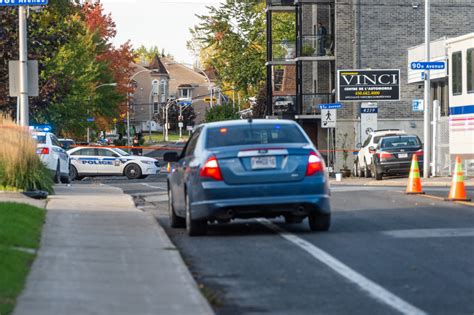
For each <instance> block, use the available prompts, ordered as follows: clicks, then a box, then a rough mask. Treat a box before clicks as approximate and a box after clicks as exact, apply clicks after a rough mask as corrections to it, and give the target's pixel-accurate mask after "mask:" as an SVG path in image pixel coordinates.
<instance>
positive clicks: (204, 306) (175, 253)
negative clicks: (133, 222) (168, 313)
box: [140, 210, 214, 315]
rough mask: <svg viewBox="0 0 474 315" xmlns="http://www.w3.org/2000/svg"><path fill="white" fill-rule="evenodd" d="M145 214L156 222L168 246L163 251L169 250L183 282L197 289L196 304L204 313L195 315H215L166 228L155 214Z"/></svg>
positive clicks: (158, 230)
mask: <svg viewBox="0 0 474 315" xmlns="http://www.w3.org/2000/svg"><path fill="white" fill-rule="evenodd" d="M140 211H141V210H140ZM143 213H144V214H145V215H146V216H147V217H148V218H149V219H150V220H153V221H154V222H156V227H157V229H156V231H157V232H158V234H159V237H160V238H161V239H162V240H163V241H164V243H165V244H166V246H165V247H164V248H163V249H167V250H169V251H170V255H172V259H173V261H174V263H175V266H176V268H177V270H178V272H179V274H180V275H181V276H182V278H183V280H185V282H186V283H187V284H188V285H189V286H190V287H192V288H193V289H195V290H196V291H197V292H198V294H197V295H196V298H197V300H196V302H197V303H198V304H199V305H200V306H201V311H202V313H200V312H199V311H198V310H196V312H195V313H194V314H209V315H213V314H214V311H213V310H212V307H211V306H210V305H209V302H208V301H207V299H206V298H205V297H204V296H203V295H202V293H201V290H200V289H199V287H198V285H197V283H196V281H195V280H194V278H193V276H192V275H191V272H190V271H189V269H188V268H187V267H186V264H185V263H184V260H183V258H182V257H181V254H180V252H179V250H178V248H176V246H175V245H174V244H173V242H171V240H170V238H169V237H168V234H166V232H165V230H164V228H163V227H162V226H161V224H160V222H159V221H158V220H157V219H156V218H155V217H154V216H153V214H151V213H149V212H145V211H143Z"/></svg>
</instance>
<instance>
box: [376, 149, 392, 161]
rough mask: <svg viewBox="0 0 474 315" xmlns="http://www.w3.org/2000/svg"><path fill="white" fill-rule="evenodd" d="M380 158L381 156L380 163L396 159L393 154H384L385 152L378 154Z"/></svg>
mask: <svg viewBox="0 0 474 315" xmlns="http://www.w3.org/2000/svg"><path fill="white" fill-rule="evenodd" d="M378 156H379V159H380V161H385V160H390V159H393V158H394V156H393V154H392V153H388V152H383V151H382V152H380V153H378Z"/></svg>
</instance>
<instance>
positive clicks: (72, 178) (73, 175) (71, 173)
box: [69, 165, 79, 180]
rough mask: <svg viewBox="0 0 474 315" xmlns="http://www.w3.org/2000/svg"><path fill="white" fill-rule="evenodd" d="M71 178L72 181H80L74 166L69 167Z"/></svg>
mask: <svg viewBox="0 0 474 315" xmlns="http://www.w3.org/2000/svg"><path fill="white" fill-rule="evenodd" d="M69 178H70V179H71V180H79V174H78V173H77V169H76V167H75V166H73V165H71V166H70V167H69Z"/></svg>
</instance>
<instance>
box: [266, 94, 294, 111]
mask: <svg viewBox="0 0 474 315" xmlns="http://www.w3.org/2000/svg"><path fill="white" fill-rule="evenodd" d="M272 105H273V115H282V114H295V113H296V95H280V96H274V97H273V98H272Z"/></svg>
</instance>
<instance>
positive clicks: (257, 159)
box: [250, 156, 276, 170]
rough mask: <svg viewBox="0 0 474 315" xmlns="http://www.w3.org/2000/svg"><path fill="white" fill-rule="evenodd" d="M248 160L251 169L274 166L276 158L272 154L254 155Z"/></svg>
mask: <svg viewBox="0 0 474 315" xmlns="http://www.w3.org/2000/svg"><path fill="white" fill-rule="evenodd" d="M250 161H251V166H252V169H253V170H258V169H265V168H276V158H275V157H274V156H254V157H252V159H251V160H250Z"/></svg>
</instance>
